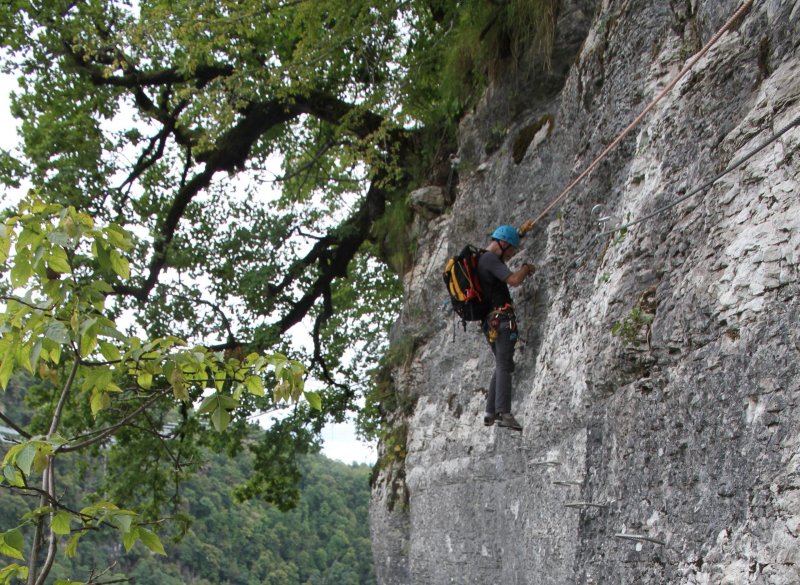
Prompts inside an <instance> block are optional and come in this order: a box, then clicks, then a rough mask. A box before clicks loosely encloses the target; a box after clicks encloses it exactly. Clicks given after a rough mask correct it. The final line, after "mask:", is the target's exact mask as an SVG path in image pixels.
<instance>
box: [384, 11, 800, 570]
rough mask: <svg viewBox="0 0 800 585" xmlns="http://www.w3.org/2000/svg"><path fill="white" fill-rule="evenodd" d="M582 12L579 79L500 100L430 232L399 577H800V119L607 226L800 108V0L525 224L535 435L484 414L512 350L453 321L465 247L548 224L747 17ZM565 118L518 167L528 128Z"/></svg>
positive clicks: (471, 122) (400, 419)
mask: <svg viewBox="0 0 800 585" xmlns="http://www.w3.org/2000/svg"><path fill="white" fill-rule="evenodd" d="M563 4H564V6H563V8H562V11H561V19H560V23H559V31H560V32H559V34H560V36H559V45H558V50H559V51H560V53H559V55H561V57H563V59H565V61H564V62H557V63H556V67H555V70H556V71H558V70H559V67H563V71H565V72H566V73H565V77H564V78H563V80H562V82H561V89H560V91H558V92H552V91H547V92H541V91H538V90H537V85H536V78H535V75H534V76H533V77H532V78H531V80H529V82H526V85H525V86H524V87H523V88H520V87H519V86H517V87H509V86H502V85H498V86H496V87H493V88H492V89H491V90H490V91H489V92H487V95H486V96H485V99H484V101H483V103H482V104H481V106H480V107H479V108H477V109H476V110H475V111H474V112H473V113H472V114H471V115H470V116H469V117H468V118H467V119H465V120H464V122H463V124H462V129H461V142H460V144H461V150H460V153H459V154H460V157H461V163H460V166H459V173H460V176H459V184H458V188H457V189H458V193H457V198H456V201H455V204H454V205H453V208H452V209H451V210H450V211H449V212H447V213H446V214H444V215H438V216H435V217H430V215H429V214H426V216H425V217H420V218H419V219H418V220H417V226H416V230H417V234H418V241H419V251H418V257H417V259H416V263H415V265H414V267H413V269H412V270H411V272H409V274H408V275H407V277H406V282H405V285H406V302H405V310H404V312H403V315H402V317H401V319H400V321H399V322H398V325H397V327H396V331H395V332H394V341H395V343H403V342H408V340H409V339H410V340H412V341H413V347H415V351H414V354H413V356H412V357H411V358H410V359H409V360H408V361H407V362H406V363H405V364H403V366H401V367H398V368H397V369H396V370H395V371H394V372H393V380H394V384H395V389H396V392H397V395H398V397H400V398H402V400H400V401H399V402H402V403H403V404H406V405H407V407H406V410H405V411H404V412H400V411H398V412H397V413H395V414H394V416H393V421H394V424H395V425H396V426H397V427H398V428H400V427H402V426H403V425H407V440H406V445H405V446H406V453H407V454H406V456H405V457H404V458H403V457H398V458H395V461H394V462H392V463H390V464H389V463H387V464H385V465H383V466H382V467H381V469H380V471H379V473H378V474H377V478H376V481H375V485H374V489H373V499H372V516H371V524H372V533H373V542H374V552H375V560H376V565H377V571H378V575H379V582H380V583H381V584H383V585H401V584H403V585H406V584H408V585H412V584H413V585H438V584H444V583H459V584H461V583H463V584H466V583H475V584H487V583H507V584H531V585H533V584H536V585H550V584H552V585H556V584H557V585H565V584H586V585H590V584H597V585H601V584H608V585H612V584H613V585H620V584H643V585H656V584H658V585H661V584H665V583H681V584H697V585H700V584H703V585H706V584H720V585H722V584H729V585H734V584H743V583H753V584H764V585H766V584H769V585H790V584H797V583H800V410H799V405H798V402H799V401H800V366H799V365H798V358H800V328H798V318H799V317H800V284H799V283H800V279H799V278H798V277H799V275H798V262H799V261H800V150H798V145H800V128H794V129H793V130H791V131H789V132H787V133H786V134H785V135H783V136H782V137H781V138H780V139H779V140H777V141H776V142H774V143H773V144H771V145H770V146H768V147H767V148H765V149H764V150H762V151H761V152H759V153H758V154H756V155H755V156H754V157H752V158H751V159H749V160H748V161H747V162H745V163H744V164H743V165H741V166H740V167H739V168H738V169H736V170H735V171H733V172H731V173H730V174H728V175H726V176H725V177H724V178H722V179H720V180H719V181H717V182H716V183H715V184H714V185H713V186H712V187H710V188H709V189H707V190H706V191H703V192H702V193H698V194H696V195H694V196H693V197H691V198H689V199H688V200H686V201H685V202H683V203H681V204H679V205H677V206H675V207H672V208H671V209H668V210H666V211H664V212H663V213H660V214H658V215H657V216H656V217H654V218H653V219H652V220H650V221H647V222H645V223H642V224H639V225H636V226H634V227H631V228H630V229H629V230H628V231H627V233H625V234H624V236H623V237H616V236H617V235H618V234H615V235H614V236H604V237H601V238H598V237H596V236H597V235H598V234H599V233H600V232H601V231H602V229H603V227H610V226H613V225H617V223H618V222H620V223H621V222H625V221H627V220H629V219H638V218H641V217H644V216H645V215H647V214H649V213H652V212H653V211H656V210H658V209H659V208H661V207H662V206H664V205H666V204H668V203H670V202H674V201H675V200H676V199H677V198H678V197H680V196H682V195H684V194H686V193H689V192H691V191H692V190H693V189H695V188H696V187H697V186H699V185H700V184H702V183H703V182H704V181H706V180H707V179H709V178H711V177H713V176H714V175H716V173H718V172H720V171H721V170H723V169H725V168H726V167H728V166H730V165H731V164H732V163H734V162H736V161H738V160H740V159H741V158H742V157H743V156H745V155H747V154H748V153H750V152H752V151H753V150H754V149H755V148H756V147H757V146H759V145H761V144H763V143H764V141H766V140H767V139H769V138H770V137H771V136H772V135H773V133H775V132H776V131H778V130H779V129H781V128H783V127H784V126H785V125H787V124H789V123H790V122H792V121H793V120H795V119H796V118H797V117H798V116H800V49H798V44H800V1H786V0H783V1H781V0H764V1H761V2H758V1H757V2H755V4H754V7H753V8H752V9H751V10H750V12H749V13H748V14H747V16H746V17H745V18H744V19H743V20H742V21H740V22H739V23H738V26H737V28H736V30H735V31H734V32H731V33H728V34H726V35H725V36H724V37H723V38H722V39H721V40H720V42H719V43H718V44H717V45H716V46H715V47H714V48H713V49H712V50H711V51H710V52H709V53H708V54H707V55H706V56H705V57H704V58H703V59H701V61H700V62H699V63H698V64H697V66H696V67H695V68H694V69H693V70H692V71H691V72H690V73H689V74H688V75H687V76H686V77H685V78H684V79H683V80H682V81H681V82H680V83H679V84H678V86H677V87H676V88H675V89H674V90H673V91H672V92H671V93H670V94H669V95H668V96H667V97H666V98H665V99H664V100H663V101H662V102H660V104H659V105H658V106H657V107H656V108H655V109H654V110H653V111H652V112H651V113H650V114H649V115H648V116H647V117H646V118H645V119H644V121H643V122H642V123H641V124H640V125H639V126H637V128H636V129H635V130H634V131H633V132H632V133H631V134H630V135H629V137H628V138H626V139H625V140H624V141H623V142H622V144H621V145H620V146H619V148H617V149H616V150H614V151H613V153H612V154H611V155H610V156H609V157H608V158H607V159H606V160H605V161H604V162H603V163H601V164H600V165H599V166H598V167H597V168H596V169H595V170H594V171H593V172H592V173H591V175H590V176H589V177H588V178H587V180H585V181H584V182H582V183H581V184H580V185H579V186H578V187H577V188H576V189H575V190H574V191H573V192H572V193H571V194H570V195H569V196H568V198H567V199H566V200H565V201H564V203H563V204H562V205H561V206H560V207H559V209H558V212H557V213H552V214H550V215H548V216H547V218H546V219H544V220H543V221H542V222H540V223H539V225H538V226H537V227H536V229H534V230H533V231H532V232H531V233H530V234H529V235H528V236H527V237H526V239H525V250H524V251H523V252H522V253H521V254H520V257H521V258H520V260H526V261H530V262H533V263H535V264H536V265H537V266H538V267H539V270H538V272H537V274H536V276H535V277H534V278H532V279H529V280H528V281H527V282H526V284H525V285H523V286H522V287H520V288H518V289H515V291H514V292H515V300H516V304H517V309H518V311H517V312H518V316H519V317H520V320H521V331H522V334H523V337H525V339H526V341H527V343H521V344H520V345H519V347H518V351H517V356H516V372H515V394H514V403H513V405H514V411H515V413H516V414H517V416H518V418H519V419H520V420H521V421H522V423H523V425H524V427H525V428H524V430H523V432H522V433H514V432H512V431H508V430H505V429H499V428H496V427H491V428H485V427H484V426H483V425H482V412H483V402H484V397H485V387H486V386H487V384H488V381H489V377H490V375H491V368H492V360H491V359H490V358H491V354H490V352H489V350H488V348H487V346H486V344H485V342H484V340H483V338H482V336H481V335H480V334H479V333H478V331H477V329H476V326H475V325H471V326H470V327H469V328H468V330H467V332H466V333H465V332H463V331H462V330H461V327H460V325H458V326H456V324H455V323H454V321H453V320H452V319H451V318H450V317H449V315H448V313H447V312H446V311H442V309H441V308H442V302H443V301H444V300H445V298H446V297H445V294H444V291H443V289H442V286H441V277H440V272H441V269H442V267H443V265H444V262H445V259H446V257H447V256H448V255H450V254H453V253H455V252H457V251H458V250H459V249H460V248H461V247H463V245H465V244H467V243H473V244H479V245H483V244H485V243H486V241H487V234H488V233H489V232H490V231H491V229H492V228H493V227H494V226H495V225H497V224H499V223H512V224H515V225H520V224H522V222H523V221H524V220H527V219H530V218H532V217H534V216H536V215H537V214H538V212H539V211H541V210H542V209H543V208H544V207H545V205H546V204H547V203H548V202H549V201H550V200H552V198H553V197H554V196H555V195H556V194H558V193H559V192H560V191H561V190H562V189H563V187H565V186H566V185H567V183H568V182H569V181H570V180H571V179H572V178H573V177H575V176H576V175H577V174H578V173H579V172H580V171H581V170H582V169H584V168H585V167H586V166H587V165H588V164H589V162H590V161H591V160H592V159H593V158H594V156H596V154H598V153H599V152H600V151H601V150H602V149H603V147H604V146H605V145H607V144H609V143H610V142H611V141H612V140H613V139H614V137H616V135H617V134H618V133H619V132H620V131H621V130H622V129H623V128H624V127H625V126H627V125H628V123H629V122H630V121H631V120H633V118H634V117H635V116H636V115H637V114H638V113H639V111H641V109H642V108H643V107H644V106H645V105H646V104H647V103H648V102H649V101H650V100H651V99H652V98H653V97H654V96H655V95H656V94H657V93H658V92H659V91H660V90H661V88H663V87H664V86H665V85H666V84H667V83H668V82H669V81H670V80H671V79H672V78H673V77H674V76H675V75H676V74H677V72H678V71H679V70H680V68H681V67H682V66H683V65H684V64H685V62H686V61H687V59H689V58H690V57H691V56H692V55H693V54H694V53H695V52H696V51H697V50H698V49H699V48H700V47H701V46H702V45H703V44H704V43H705V42H707V41H708V39H709V38H710V37H711V36H712V35H713V34H714V32H716V30H718V29H719V28H720V26H722V24H723V23H724V22H725V21H726V20H727V18H728V17H729V16H730V15H731V14H732V13H733V12H734V11H735V10H736V8H737V7H738V3H736V2H733V1H730V0H714V1H711V0H708V1H702V0H693V1H683V0H680V1H678V0H671V1H669V2H667V1H664V2H644V1H636V0H629V1H619V2H618V1H610V0H603V1H597V2H589V1H584V2H581V1H578V0H574V1H572V2H566V1H565V2H564V3H563ZM578 49H579V50H578ZM570 55H574V56H575V58H574V62H573V63H574V64H573V65H572V66H571V67H567V66H564V64H565V63H567V61H568V60H569V59H570ZM549 83H550V84H552V79H550V80H549ZM526 92H527V95H529V98H530V99H527V100H526V99H525V96H526ZM512 94H513V95H517V96H519V95H521V96H522V98H521V99H519V100H518V101H517V102H516V103H515V104H514V107H513V108H509V107H508V104H509V95H512ZM526 104H527V106H526ZM550 117H552V118H550ZM550 119H551V120H552V129H551V130H552V131H549V132H548V131H546V130H541V131H539V132H538V133H536V136H535V138H534V139H533V141H532V142H531V144H530V146H529V147H528V149H527V151H525V152H524V156H522V157H521V160H520V161H519V162H518V163H517V162H515V160H514V158H515V156H517V158H518V159H519V151H518V150H515V141H516V140H517V138H518V137H519V136H520V135H521V132H523V131H524V130H525V129H526V128H528V129H529V128H530V127H531V126H532V125H533V126H534V127H538V126H536V123H537V122H541V121H542V120H550ZM498 123H502V124H504V125H506V127H507V129H508V131H507V133H506V135H505V140H504V141H503V143H502V145H501V146H500V148H499V149H498V150H496V151H494V152H492V154H491V155H486V149H485V148H483V145H484V144H486V143H487V141H488V140H489V138H490V136H489V135H490V133H491V130H490V129H492V128H496V127H497V124H498ZM542 127H544V126H542ZM606 217H608V218H610V219H607V220H606V221H605V222H604V223H603V222H601V221H599V220H600V219H602V218H606ZM511 264H512V267H513V266H515V265H516V264H517V259H515V260H514V261H512V262H511ZM409 404H410V405H411V407H408V405H409ZM403 428H405V427H403Z"/></svg>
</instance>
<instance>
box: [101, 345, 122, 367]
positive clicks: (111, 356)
mask: <svg viewBox="0 0 800 585" xmlns="http://www.w3.org/2000/svg"><path fill="white" fill-rule="evenodd" d="M99 345H100V353H101V354H103V357H104V358H106V360H107V361H109V362H118V361H120V360H121V359H122V354H120V352H119V349H117V346H116V345H114V344H112V343H108V342H107V341H101V342H100V343H99Z"/></svg>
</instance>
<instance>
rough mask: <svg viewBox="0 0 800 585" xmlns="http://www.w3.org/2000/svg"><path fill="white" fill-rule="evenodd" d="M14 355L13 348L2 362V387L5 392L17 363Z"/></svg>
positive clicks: (0, 364)
mask: <svg viewBox="0 0 800 585" xmlns="http://www.w3.org/2000/svg"><path fill="white" fill-rule="evenodd" d="M14 353H15V352H13V351H12V348H9V350H8V351H7V352H6V354H5V356H4V357H3V361H2V362H0V387H2V388H3V390H5V389H6V387H7V386H8V381H9V380H10V379H11V375H12V374H13V373H14V364H15V363H16V356H15V355H14Z"/></svg>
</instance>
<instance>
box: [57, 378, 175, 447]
mask: <svg viewBox="0 0 800 585" xmlns="http://www.w3.org/2000/svg"><path fill="white" fill-rule="evenodd" d="M168 390H169V388H165V389H163V390H161V391H159V392H157V393H156V394H154V395H153V396H151V397H150V398H149V399H148V400H147V401H145V402H144V403H143V404H141V405H140V406H139V408H137V409H136V410H134V411H133V412H131V413H130V414H128V415H127V416H125V417H124V418H123V419H122V420H121V421H119V422H118V423H116V424H114V425H111V426H110V427H107V428H106V429H104V430H102V431H100V432H99V433H100V434H98V435H97V436H95V437H92V438H91V439H87V440H85V441H83V442H81V443H77V444H74V445H70V444H69V443H64V444H63V445H61V446H59V447H56V449H55V451H54V453H71V452H72V451H79V450H80V449H85V448H86V447H90V446H92V445H94V444H96V443H99V442H100V441H102V440H103V439H105V438H107V437H110V436H111V435H113V434H114V433H115V432H117V430H119V429H120V428H122V427H124V426H125V425H127V424H128V423H129V422H130V421H131V420H132V419H134V418H136V417H137V416H139V414H141V412H142V411H143V410H145V409H147V408H148V407H150V406H152V405H153V404H154V403H155V402H156V400H158V399H159V398H161V397H162V396H163V395H164V394H166V393H167V391H168ZM83 436H86V435H83ZM81 438H82V437H75V438H73V439H72V440H73V441H76V440H78V439H81Z"/></svg>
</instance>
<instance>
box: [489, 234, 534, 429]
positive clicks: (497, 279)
mask: <svg viewBox="0 0 800 585" xmlns="http://www.w3.org/2000/svg"><path fill="white" fill-rule="evenodd" d="M519 241H520V233H519V231H517V229H516V228H515V227H513V226H510V225H501V226H500V227H498V228H497V229H496V230H494V232H493V233H492V241H491V243H490V244H489V245H488V246H487V247H486V252H487V253H485V254H482V255H481V257H480V260H479V261H478V277H479V278H480V281H481V287H482V289H483V291H484V295H485V296H486V297H487V298H488V299H489V301H490V305H491V307H492V309H491V310H490V311H489V314H488V315H487V316H486V318H485V319H484V320H483V321H482V323H481V327H482V328H483V332H484V335H486V340H487V341H488V342H489V346H490V347H491V348H492V353H493V354H494V360H495V361H494V373H493V374H492V381H491V382H490V384H489V393H488V396H487V397H486V413H485V414H484V417H483V424H485V425H486V426H491V425H493V424H494V423H495V422H497V426H500V427H508V428H511V429H514V430H517V431H521V430H522V425H520V424H519V422H517V419H515V418H514V415H513V414H511V374H512V372H513V371H514V346H515V344H516V341H517V321H516V317H515V315H514V306H513V304H512V302H511V293H510V292H509V290H508V287H509V286H513V287H516V286H519V285H521V284H522V283H523V281H524V280H525V279H526V278H527V277H528V276H530V275H531V274H532V273H533V271H534V266H533V265H531V264H523V265H522V267H521V268H520V269H519V270H517V271H515V272H512V271H511V269H510V268H509V267H508V266H506V261H507V260H510V259H511V258H513V257H514V255H515V254H516V253H517V251H518V250H519Z"/></svg>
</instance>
